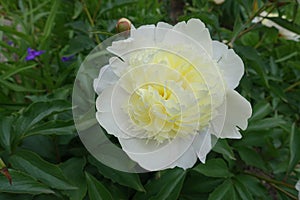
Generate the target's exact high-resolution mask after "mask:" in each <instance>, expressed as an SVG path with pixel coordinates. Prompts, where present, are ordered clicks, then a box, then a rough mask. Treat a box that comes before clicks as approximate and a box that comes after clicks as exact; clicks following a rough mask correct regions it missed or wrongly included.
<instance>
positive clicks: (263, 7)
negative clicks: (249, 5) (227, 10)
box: [229, 3, 273, 46]
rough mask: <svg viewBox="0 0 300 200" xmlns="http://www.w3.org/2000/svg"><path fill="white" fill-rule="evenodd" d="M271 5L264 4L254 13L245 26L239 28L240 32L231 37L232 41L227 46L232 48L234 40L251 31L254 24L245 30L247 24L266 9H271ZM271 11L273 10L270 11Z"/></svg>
mask: <svg viewBox="0 0 300 200" xmlns="http://www.w3.org/2000/svg"><path fill="white" fill-rule="evenodd" d="M272 5H273V4H271V3H266V4H264V5H263V6H262V7H261V8H260V9H259V10H258V11H257V12H255V13H254V14H253V15H252V16H251V17H250V18H249V19H248V20H247V21H246V22H245V24H243V25H242V26H241V28H240V30H239V31H238V33H236V34H234V36H233V37H232V39H231V40H230V42H229V46H233V44H234V42H235V40H236V39H237V38H239V37H241V36H242V35H244V34H245V33H248V32H249V31H250V30H252V29H253V28H254V27H255V26H256V24H253V25H252V26H250V27H249V28H247V29H245V28H246V27H247V26H248V24H250V23H251V22H252V20H253V19H254V18H255V17H256V16H258V15H259V14H260V13H261V12H263V11H264V10H266V9H267V8H269V7H271V6H272ZM272 10H273V9H272Z"/></svg>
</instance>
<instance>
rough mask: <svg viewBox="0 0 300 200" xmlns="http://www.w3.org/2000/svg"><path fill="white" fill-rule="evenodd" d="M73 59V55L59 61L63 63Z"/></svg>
mask: <svg viewBox="0 0 300 200" xmlns="http://www.w3.org/2000/svg"><path fill="white" fill-rule="evenodd" d="M73 58H74V55H71V56H63V57H62V58H61V61H63V62H68V61H70V60H72V59H73Z"/></svg>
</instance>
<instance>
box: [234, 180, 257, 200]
mask: <svg viewBox="0 0 300 200" xmlns="http://www.w3.org/2000/svg"><path fill="white" fill-rule="evenodd" d="M248 187H249V186H248V185H244V184H243V182H241V181H239V179H238V178H236V179H235V180H234V188H235V189H236V191H237V193H238V195H239V196H240V199H247V200H253V197H252V195H251V193H250V191H249V190H248Z"/></svg>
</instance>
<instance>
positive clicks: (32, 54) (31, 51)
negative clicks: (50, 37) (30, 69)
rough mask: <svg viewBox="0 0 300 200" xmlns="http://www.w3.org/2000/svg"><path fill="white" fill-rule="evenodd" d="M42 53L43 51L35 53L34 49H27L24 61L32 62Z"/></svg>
mask: <svg viewBox="0 0 300 200" xmlns="http://www.w3.org/2000/svg"><path fill="white" fill-rule="evenodd" d="M43 53H45V51H44V50H41V51H36V50H34V49H31V48H28V49H27V56H26V58H25V60H26V61H29V60H33V59H34V58H35V57H37V56H39V55H41V54H43Z"/></svg>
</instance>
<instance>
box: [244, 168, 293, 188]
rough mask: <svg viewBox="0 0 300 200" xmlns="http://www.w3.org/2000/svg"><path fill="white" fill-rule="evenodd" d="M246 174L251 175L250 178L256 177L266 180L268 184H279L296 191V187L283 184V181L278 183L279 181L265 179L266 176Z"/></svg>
mask: <svg viewBox="0 0 300 200" xmlns="http://www.w3.org/2000/svg"><path fill="white" fill-rule="evenodd" d="M245 173H246V174H248V175H250V176H254V177H256V178H258V179H260V180H264V181H266V182H268V183H272V184H277V185H283V186H285V187H287V188H291V189H295V186H294V185H291V184H288V183H285V182H282V181H277V180H274V179H270V178H267V177H264V176H260V175H257V174H253V173H250V172H247V171H246V172H245Z"/></svg>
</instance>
